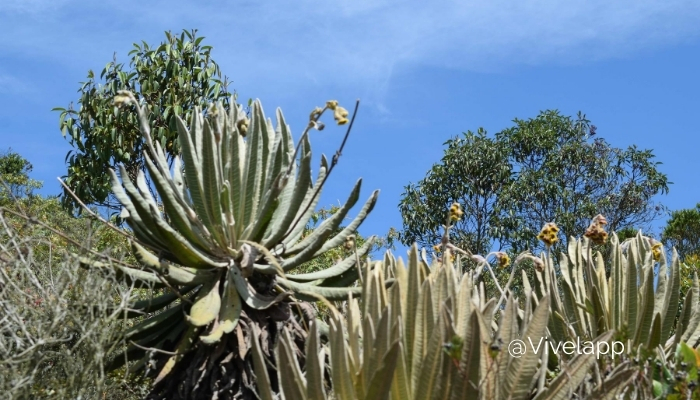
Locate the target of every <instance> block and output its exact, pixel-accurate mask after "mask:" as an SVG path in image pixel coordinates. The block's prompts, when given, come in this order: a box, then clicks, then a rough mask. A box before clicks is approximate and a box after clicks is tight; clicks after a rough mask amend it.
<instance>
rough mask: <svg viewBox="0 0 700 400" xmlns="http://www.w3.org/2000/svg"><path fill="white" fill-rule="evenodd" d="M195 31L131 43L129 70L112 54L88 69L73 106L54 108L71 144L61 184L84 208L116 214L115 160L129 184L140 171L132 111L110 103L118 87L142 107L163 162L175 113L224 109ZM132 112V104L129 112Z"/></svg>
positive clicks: (222, 89) (216, 75) (223, 85)
mask: <svg viewBox="0 0 700 400" xmlns="http://www.w3.org/2000/svg"><path fill="white" fill-rule="evenodd" d="M196 33H197V31H196V30H192V31H183V32H182V33H181V34H180V35H179V37H178V36H177V35H173V34H171V33H170V32H166V33H165V35H166V41H164V42H162V43H161V44H160V45H159V46H157V47H151V46H149V45H148V43H146V42H142V43H141V44H138V43H134V48H133V50H132V51H131V52H129V56H131V60H130V62H129V65H128V66H125V65H124V64H122V63H118V62H117V59H116V55H115V57H114V59H113V60H112V61H110V62H108V63H107V65H106V66H105V67H104V69H103V70H102V72H101V73H100V75H99V77H97V76H96V75H95V73H94V72H93V71H92V70H90V71H88V75H87V79H88V80H87V81H86V82H82V83H81V84H80V88H79V90H78V92H79V93H80V99H79V100H78V104H79V108H78V109H77V110H75V109H74V108H73V106H72V103H71V105H70V106H69V107H68V108H67V109H66V108H55V109H54V110H55V111H59V112H60V128H61V131H62V133H63V136H64V137H65V138H66V139H67V140H68V141H69V142H70V144H71V145H72V146H73V147H74V149H73V150H71V151H69V152H68V154H67V155H66V162H67V164H68V173H67V175H66V176H64V181H65V183H66V184H67V185H68V187H69V188H70V189H71V190H72V191H73V192H75V193H76V195H77V196H78V197H79V198H80V199H81V200H83V201H84V202H85V203H87V204H91V205H97V206H106V207H109V208H111V209H116V208H118V207H117V202H116V201H115V199H114V198H113V196H112V195H111V186H110V183H109V175H108V173H107V170H108V169H109V168H114V167H115V165H117V164H119V163H121V164H123V165H124V167H125V168H126V170H127V172H128V173H129V175H130V176H131V178H132V179H134V178H135V177H136V174H137V173H138V171H139V170H145V167H144V159H143V155H142V151H143V149H144V142H143V137H142V136H141V134H140V133H139V124H138V120H137V117H136V113H135V112H133V110H131V111H130V112H125V111H124V110H122V111H120V112H117V109H116V107H115V106H114V104H113V99H114V96H115V95H116V94H117V92H118V91H119V90H129V91H131V92H133V93H134V94H135V96H136V97H137V99H138V100H139V101H140V102H143V103H146V104H148V105H149V107H150V109H149V119H150V123H151V127H152V130H153V132H152V134H153V138H154V141H156V142H158V143H159V144H160V146H161V147H162V148H163V150H164V151H165V153H166V156H167V158H168V160H169V161H171V160H172V158H173V157H174V156H175V155H177V154H180V145H179V143H178V141H177V129H176V126H175V118H174V116H175V115H179V116H180V117H182V118H183V119H184V120H186V121H187V120H189V119H190V116H191V114H192V112H193V111H194V108H195V107H196V106H199V107H202V108H203V109H206V106H207V105H208V104H209V103H210V102H217V101H221V102H222V103H223V105H224V108H227V109H228V106H229V99H230V97H231V93H229V92H228V88H227V86H228V81H227V79H226V78H224V79H223V80H222V79H221V71H220V70H219V66H218V64H216V62H215V61H214V60H213V59H212V58H211V50H212V47H211V46H207V45H203V44H202V41H203V39H204V37H197V36H196ZM132 108H133V107H132ZM62 202H63V204H64V205H65V206H66V207H68V209H69V210H71V211H74V210H75V209H76V208H77V207H78V203H77V202H76V201H75V200H74V199H73V198H72V197H71V196H70V195H69V194H68V192H67V191H64V194H63V198H62Z"/></svg>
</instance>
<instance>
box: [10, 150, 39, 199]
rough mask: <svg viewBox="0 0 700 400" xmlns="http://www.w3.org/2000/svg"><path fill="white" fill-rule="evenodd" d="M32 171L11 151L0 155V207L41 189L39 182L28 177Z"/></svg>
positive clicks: (19, 156)
mask: <svg viewBox="0 0 700 400" xmlns="http://www.w3.org/2000/svg"><path fill="white" fill-rule="evenodd" d="M32 169H33V166H32V164H31V163H30V162H29V161H27V159H25V158H24V157H22V156H21V155H20V154H18V153H16V152H13V151H12V149H8V150H7V151H6V152H5V153H3V154H0V206H1V205H5V204H8V202H12V201H14V200H16V199H20V198H24V197H27V196H30V195H31V194H32V192H33V191H34V189H40V188H41V186H42V185H41V182H39V181H36V180H34V179H31V178H30V177H29V173H30V172H32Z"/></svg>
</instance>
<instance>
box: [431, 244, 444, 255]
mask: <svg viewBox="0 0 700 400" xmlns="http://www.w3.org/2000/svg"><path fill="white" fill-rule="evenodd" d="M433 250H434V251H435V252H436V253H439V252H441V251H442V248H441V247H440V245H439V244H436V245H435V246H433Z"/></svg>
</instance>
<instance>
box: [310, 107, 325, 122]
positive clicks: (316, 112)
mask: <svg viewBox="0 0 700 400" xmlns="http://www.w3.org/2000/svg"><path fill="white" fill-rule="evenodd" d="M321 114H323V109H322V108H321V107H316V108H314V110H313V111H311V115H310V116H309V120H310V121H316V120H317V119H318V117H320V116H321Z"/></svg>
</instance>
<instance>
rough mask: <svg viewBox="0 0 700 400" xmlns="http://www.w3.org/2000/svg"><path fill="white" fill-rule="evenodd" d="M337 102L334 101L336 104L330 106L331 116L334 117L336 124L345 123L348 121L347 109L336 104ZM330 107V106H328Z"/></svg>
mask: <svg viewBox="0 0 700 400" xmlns="http://www.w3.org/2000/svg"><path fill="white" fill-rule="evenodd" d="M337 103H338V102H336V106H335V107H333V108H331V109H332V110H333V118H335V120H336V122H337V123H338V125H345V124H347V123H348V118H347V116H348V110H346V109H344V108H343V107H341V106H339V105H337ZM329 108H330V107H329Z"/></svg>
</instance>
